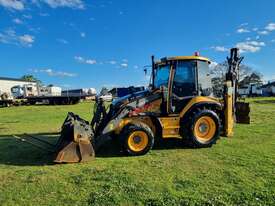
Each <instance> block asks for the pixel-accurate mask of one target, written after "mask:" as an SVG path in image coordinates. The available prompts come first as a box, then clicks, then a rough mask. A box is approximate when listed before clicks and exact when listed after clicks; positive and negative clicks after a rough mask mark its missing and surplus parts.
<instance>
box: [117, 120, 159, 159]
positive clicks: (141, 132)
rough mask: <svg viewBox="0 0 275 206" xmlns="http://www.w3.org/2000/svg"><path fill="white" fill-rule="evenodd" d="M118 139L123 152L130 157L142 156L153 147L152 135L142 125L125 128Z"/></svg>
mask: <svg viewBox="0 0 275 206" xmlns="http://www.w3.org/2000/svg"><path fill="white" fill-rule="evenodd" d="M120 137H121V138H120V140H121V143H122V147H123V150H124V151H125V152H126V153H127V154H129V155H132V156H138V155H144V154H146V153H147V152H149V151H150V150H151V149H152V147H153V145H154V133H153V132H152V130H151V129H150V127H149V126H147V125H146V124H144V123H136V124H129V125H127V126H125V127H124V129H123V130H122V132H121V136H120Z"/></svg>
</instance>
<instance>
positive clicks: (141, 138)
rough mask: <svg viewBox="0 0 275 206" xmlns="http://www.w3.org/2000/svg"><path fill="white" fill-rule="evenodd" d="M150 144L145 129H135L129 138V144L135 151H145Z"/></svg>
mask: <svg viewBox="0 0 275 206" xmlns="http://www.w3.org/2000/svg"><path fill="white" fill-rule="evenodd" d="M147 145H148V135H147V134H146V133H145V132H143V131H135V132H133V133H132V134H131V135H130V136H129V138H128V146H129V148H130V149H131V150H132V151H134V152H141V151H143V150H144V149H145V148H146V147H147Z"/></svg>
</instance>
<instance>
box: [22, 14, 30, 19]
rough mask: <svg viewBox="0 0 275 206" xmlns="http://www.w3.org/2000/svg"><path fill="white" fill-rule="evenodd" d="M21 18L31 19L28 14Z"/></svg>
mask: <svg viewBox="0 0 275 206" xmlns="http://www.w3.org/2000/svg"><path fill="white" fill-rule="evenodd" d="M23 17H24V18H25V19H32V15H30V14H24V15H23Z"/></svg>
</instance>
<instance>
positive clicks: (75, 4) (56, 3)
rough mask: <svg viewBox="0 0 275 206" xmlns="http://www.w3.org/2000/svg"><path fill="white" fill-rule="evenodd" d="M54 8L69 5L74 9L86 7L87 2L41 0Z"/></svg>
mask: <svg viewBox="0 0 275 206" xmlns="http://www.w3.org/2000/svg"><path fill="white" fill-rule="evenodd" d="M40 1H43V2H44V3H46V4H48V5H49V6H50V7H52V8H58V7H68V8H73V9H84V8H85V4H84V2H83V1H82V0H40Z"/></svg>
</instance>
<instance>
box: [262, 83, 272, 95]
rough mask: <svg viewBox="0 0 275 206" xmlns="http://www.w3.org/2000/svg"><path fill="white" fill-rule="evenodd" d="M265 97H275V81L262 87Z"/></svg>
mask: <svg viewBox="0 0 275 206" xmlns="http://www.w3.org/2000/svg"><path fill="white" fill-rule="evenodd" d="M262 90H263V95H264V96H275V81H273V82H269V83H267V84H265V85H263V86H262Z"/></svg>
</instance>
